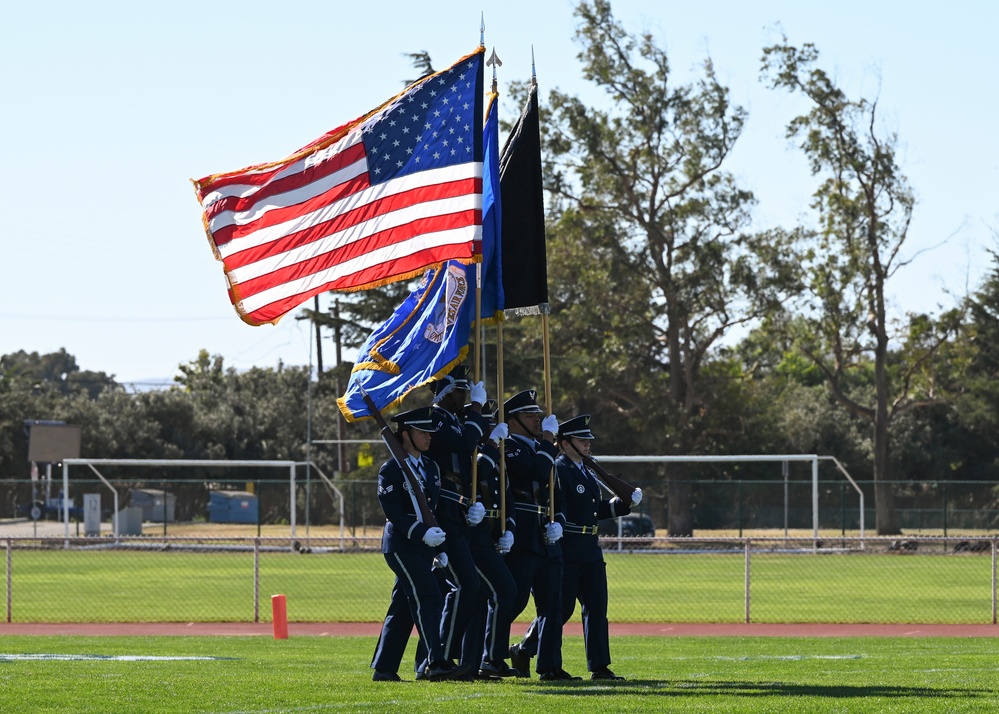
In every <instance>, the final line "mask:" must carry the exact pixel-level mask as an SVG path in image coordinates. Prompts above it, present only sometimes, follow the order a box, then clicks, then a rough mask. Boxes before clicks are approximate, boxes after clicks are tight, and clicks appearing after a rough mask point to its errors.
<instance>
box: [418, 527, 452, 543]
mask: <svg viewBox="0 0 999 714" xmlns="http://www.w3.org/2000/svg"><path fill="white" fill-rule="evenodd" d="M446 537H447V536H446V534H445V533H444V531H442V530H441V529H440V528H438V527H437V526H433V527H431V528H427V532H426V533H424V534H423V542H424V543H426V544H427V545H429V546H430V547H431V548H436V547H437V546H439V545H440V544H441V543H443V542H444V538H446Z"/></svg>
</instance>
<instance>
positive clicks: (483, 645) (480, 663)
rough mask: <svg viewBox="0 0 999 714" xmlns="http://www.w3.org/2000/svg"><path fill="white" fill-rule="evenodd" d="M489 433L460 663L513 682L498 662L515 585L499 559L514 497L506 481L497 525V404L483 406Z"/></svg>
mask: <svg viewBox="0 0 999 714" xmlns="http://www.w3.org/2000/svg"><path fill="white" fill-rule="evenodd" d="M485 409H486V415H487V417H488V418H489V424H490V426H491V427H492V430H491V431H490V433H489V438H488V439H483V441H482V443H481V445H480V447H479V454H478V468H477V478H478V481H479V486H478V489H477V493H476V498H477V500H478V502H479V503H481V504H482V506H483V508H484V509H485V518H483V520H482V522H481V523H479V524H478V525H477V526H473V527H472V528H471V532H470V537H469V545H470V547H471V551H472V559H473V560H474V561H475V567H476V570H477V571H478V574H479V597H478V598H477V600H476V607H475V610H474V611H473V613H472V616H471V617H470V618H469V621H468V624H467V626H466V627H465V637H464V640H463V641H462V648H461V651H462V656H461V663H462V664H469V665H471V666H472V667H473V668H476V669H477V670H478V672H479V676H480V677H488V678H490V679H491V678H493V677H512V676H515V675H516V674H517V671H516V670H514V669H513V668H512V667H510V665H508V664H507V663H506V662H504V661H503V660H504V659H505V658H506V657H507V655H508V653H509V650H510V621H511V618H510V614H511V612H512V611H513V603H514V599H515V598H516V595H517V585H516V583H515V582H514V580H513V576H512V575H511V574H510V569H509V568H508V567H507V565H506V562H505V561H504V559H503V556H504V555H505V554H506V553H509V552H510V548H511V547H512V546H513V528H514V519H513V497H512V495H511V494H512V492H511V490H510V482H509V480H507V482H506V494H505V496H506V498H505V500H506V504H507V517H506V523H502V522H500V520H499V518H500V510H501V509H500V477H499V466H500V452H499V446H500V445H501V443H502V441H503V440H504V439H506V438H507V437H508V436H509V434H510V430H509V427H507V425H506V423H501V424H495V423H494V419H495V411H496V402H494V401H492V400H490V401H489V403H487V404H486V407H485Z"/></svg>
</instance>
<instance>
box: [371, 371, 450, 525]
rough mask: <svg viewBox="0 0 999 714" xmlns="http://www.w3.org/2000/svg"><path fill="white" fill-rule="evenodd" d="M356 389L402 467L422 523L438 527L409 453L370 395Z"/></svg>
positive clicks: (383, 439) (394, 457) (390, 450)
mask: <svg viewBox="0 0 999 714" xmlns="http://www.w3.org/2000/svg"><path fill="white" fill-rule="evenodd" d="M358 389H360V390H361V397H362V398H363V399H364V403H365V404H367V405H368V411H370V412H371V416H373V417H374V418H375V421H377V422H378V426H380V427H381V429H382V441H384V442H385V446H387V447H388V450H389V452H390V453H391V454H392V458H393V459H395V462H396V463H397V464H399V468H400V469H402V474H403V476H405V478H406V482H407V483H408V484H409V490H410V492H411V493H412V494H413V497H414V498H415V499H416V506H417V508H419V510H420V520H422V521H423V525H425V526H426V527H427V528H439V527H440V526H438V525H437V518H436V516H434V512H433V511H432V510H431V509H430V504H429V503H427V496H426V494H425V493H423V487H422V486H420V480H419V478H417V476H416V474H414V473H413V469H412V466H411V464H410V463H409V454H407V453H406V449H405V448H404V447H403V445H402V442H401V441H400V440H399V435H398V434H396V433H395V432H394V431H392V428H391V427H390V426H389V425H388V424H387V423H385V417H383V416H382V413H381V412H380V411H378V407H376V406H375V402H374V400H373V399H372V398H371V395H369V394H368V393H367V392H366V391H364V387H362V386H360V385H358Z"/></svg>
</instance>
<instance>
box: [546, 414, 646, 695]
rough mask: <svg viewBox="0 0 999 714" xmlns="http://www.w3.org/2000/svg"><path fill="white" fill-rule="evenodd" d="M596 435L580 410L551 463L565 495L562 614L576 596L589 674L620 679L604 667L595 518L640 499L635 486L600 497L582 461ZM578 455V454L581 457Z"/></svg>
mask: <svg viewBox="0 0 999 714" xmlns="http://www.w3.org/2000/svg"><path fill="white" fill-rule="evenodd" d="M593 439H594V436H593V432H592V431H591V430H590V415H589V414H581V415H579V416H577V417H574V418H572V419H570V420H568V421H566V422H563V423H562V424H561V425H559V430H558V444H559V448H560V449H561V450H562V454H561V455H560V456H559V457H558V459H557V460H556V462H555V475H556V476H557V477H558V482H559V485H560V486H561V489H562V493H563V495H564V496H565V525H564V526H563V531H564V535H563V537H562V559H563V560H564V561H565V573H564V574H563V576H562V617H563V620H564V621H567V620H568V619H569V618H570V617H572V612H573V610H574V609H575V607H576V600H577V599H578V600H579V604H580V606H581V607H582V614H583V643H584V646H585V648H586V668H587V669H588V670H589V671H590V673H591V674H590V678H591V679H624V677H619V676H617V675H616V674H614V673H613V672H612V671H611V670H610V669H609V668H608V667H609V665H610V662H611V658H610V645H609V635H608V624H607V565H606V563H604V556H603V551H602V550H601V549H600V543H599V540H598V538H597V522H598V521H600V520H603V519H605V518H617V517H618V516H624V515H627V514H629V513H631V509H632V508H633V507H634V506H637V505H638V504H639V503H641V501H642V490H641V489H638V488H636V489H635V490H634V491H633V492H632V494H631V500H630V502H627V501H622V500H621V499H620V498H618V497H617V496H615V497H613V498H603V492H602V491H601V483H600V481H599V480H598V477H597V474H596V473H594V471H593V470H592V469H590V468H588V467H587V466H586V464H585V463H584V461H583V456H586V457H589V455H590V445H591V443H592V441H593ZM581 455H582V456H581Z"/></svg>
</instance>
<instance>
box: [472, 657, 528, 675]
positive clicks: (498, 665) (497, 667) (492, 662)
mask: <svg viewBox="0 0 999 714" xmlns="http://www.w3.org/2000/svg"><path fill="white" fill-rule="evenodd" d="M528 666H530V660H528ZM479 674H480V675H481V676H483V677H516V676H517V670H515V669H514V668H513V667H511V666H510V665H508V664H507V663H506V662H504V661H503V660H501V659H487V660H484V661H483V662H482V666H481V667H479Z"/></svg>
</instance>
